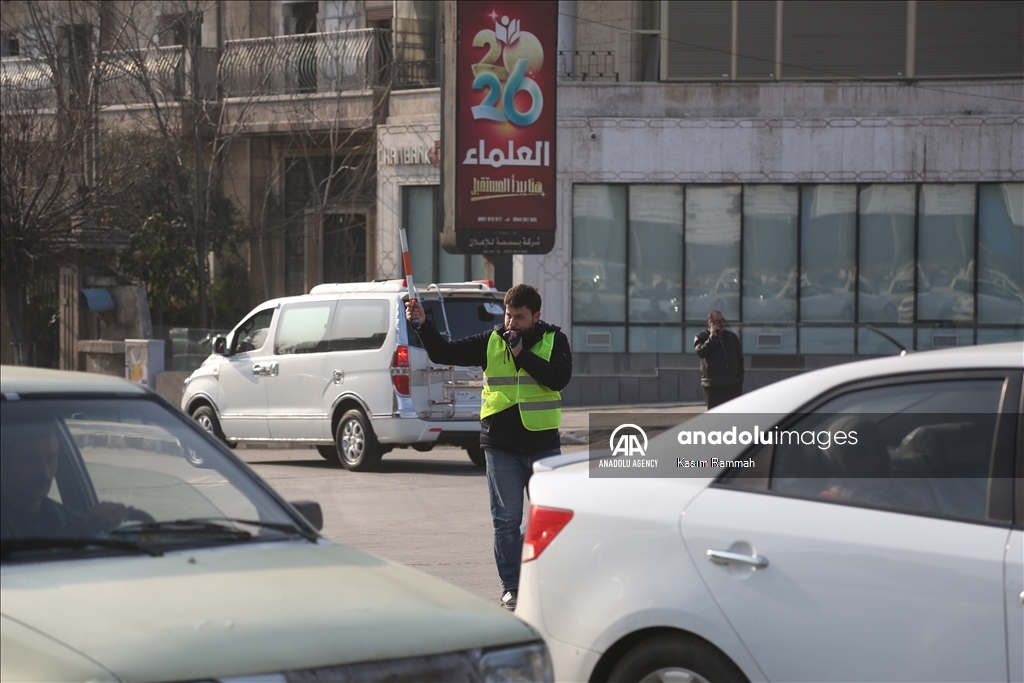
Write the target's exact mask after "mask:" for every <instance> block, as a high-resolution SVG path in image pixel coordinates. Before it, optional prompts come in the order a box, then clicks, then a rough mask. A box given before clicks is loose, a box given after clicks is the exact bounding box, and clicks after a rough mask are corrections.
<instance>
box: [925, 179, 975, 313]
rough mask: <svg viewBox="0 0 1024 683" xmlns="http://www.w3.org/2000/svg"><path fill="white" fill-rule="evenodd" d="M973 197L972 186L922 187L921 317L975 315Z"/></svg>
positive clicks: (973, 190) (973, 188)
mask: <svg viewBox="0 0 1024 683" xmlns="http://www.w3.org/2000/svg"><path fill="white" fill-rule="evenodd" d="M974 197H975V186H974V185H969V184H956V185H953V184H950V185H922V186H921V195H920V200H919V201H920V203H919V206H918V246H917V262H918V269H917V273H918V279H917V316H916V319H917V320H922V321H924V320H944V321H952V320H957V321H964V322H968V323H970V322H972V320H973V317H974V316H973V301H974V273H973V268H974Z"/></svg>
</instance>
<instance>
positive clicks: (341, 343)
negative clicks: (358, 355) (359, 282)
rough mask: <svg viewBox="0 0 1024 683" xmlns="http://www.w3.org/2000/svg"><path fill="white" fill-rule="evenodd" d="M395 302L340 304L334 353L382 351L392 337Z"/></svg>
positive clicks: (333, 333) (332, 344) (332, 340)
mask: <svg viewBox="0 0 1024 683" xmlns="http://www.w3.org/2000/svg"><path fill="white" fill-rule="evenodd" d="M390 316H391V302H390V301H385V300H383V299H367V300H364V301H360V300H349V299H343V300H341V301H339V302H338V304H337V310H336V311H335V313H334V322H333V323H332V325H331V334H330V343H329V348H330V350H331V351H362V350H369V349H379V348H380V347H381V346H383V345H384V340H385V339H387V337H388V327H389V325H388V322H389V319H390Z"/></svg>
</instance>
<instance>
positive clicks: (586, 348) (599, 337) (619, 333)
mask: <svg viewBox="0 0 1024 683" xmlns="http://www.w3.org/2000/svg"><path fill="white" fill-rule="evenodd" d="M572 348H573V350H574V351H577V352H579V353H625V351H626V328H625V327H597V326H593V325H573V326H572Z"/></svg>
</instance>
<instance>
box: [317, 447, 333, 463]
mask: <svg viewBox="0 0 1024 683" xmlns="http://www.w3.org/2000/svg"><path fill="white" fill-rule="evenodd" d="M316 452H317V453H319V454H320V457H321V458H323V459H324V460H326V461H327V462H338V447H337V446H317V447H316Z"/></svg>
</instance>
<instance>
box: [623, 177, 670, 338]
mask: <svg viewBox="0 0 1024 683" xmlns="http://www.w3.org/2000/svg"><path fill="white" fill-rule="evenodd" d="M682 299H683V188H682V187H681V186H679V185H634V186H632V187H630V188H629V319H630V321H631V322H636V321H644V322H676V323H678V322H682V320H683V311H682V309H683V306H682ZM630 348H632V347H630Z"/></svg>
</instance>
